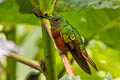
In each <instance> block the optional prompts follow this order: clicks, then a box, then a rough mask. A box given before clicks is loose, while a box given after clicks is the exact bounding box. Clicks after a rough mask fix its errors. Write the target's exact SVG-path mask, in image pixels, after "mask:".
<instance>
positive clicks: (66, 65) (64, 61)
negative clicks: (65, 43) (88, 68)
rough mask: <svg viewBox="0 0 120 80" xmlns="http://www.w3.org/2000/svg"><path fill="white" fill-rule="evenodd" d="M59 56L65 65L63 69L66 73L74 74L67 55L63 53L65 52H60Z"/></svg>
mask: <svg viewBox="0 0 120 80" xmlns="http://www.w3.org/2000/svg"><path fill="white" fill-rule="evenodd" d="M61 58H62V61H63V63H64V66H65V69H66V71H67V73H68V75H71V76H75V73H74V70H73V68H72V65H71V63H70V61H69V59H68V57H67V55H65V53H62V54H61Z"/></svg>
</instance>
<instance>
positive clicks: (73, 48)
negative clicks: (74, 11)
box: [50, 15, 97, 74]
mask: <svg viewBox="0 0 120 80" xmlns="http://www.w3.org/2000/svg"><path fill="white" fill-rule="evenodd" d="M50 24H51V32H52V33H53V35H54V36H55V35H56V36H57V37H62V40H63V43H64V44H65V45H66V47H67V48H68V49H69V51H70V53H71V54H72V56H73V58H74V59H75V60H76V62H77V63H78V64H79V66H80V67H81V68H82V69H83V70H84V71H85V72H87V73H89V74H91V71H90V69H89V66H88V64H87V62H89V63H90V64H91V65H92V66H93V67H94V68H95V69H96V70H97V67H96V65H95V63H94V62H93V61H92V59H90V57H89V56H88V54H87V52H86V50H85V45H84V43H83V40H82V39H81V36H80V34H79V33H78V31H77V30H76V29H75V28H73V27H72V26H71V25H70V24H69V23H68V21H67V20H66V19H65V18H64V17H62V16H61V15H54V16H52V17H51V18H50ZM57 37H54V39H55V40H56V38H57ZM56 44H58V43H56ZM61 46H62V45H61Z"/></svg>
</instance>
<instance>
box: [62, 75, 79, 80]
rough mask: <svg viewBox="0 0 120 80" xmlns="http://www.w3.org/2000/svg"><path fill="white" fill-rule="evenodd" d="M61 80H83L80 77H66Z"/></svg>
mask: <svg viewBox="0 0 120 80" xmlns="http://www.w3.org/2000/svg"><path fill="white" fill-rule="evenodd" d="M60 80H81V79H80V76H76V77H73V76H69V75H65V76H63V77H62V78H61V79H60Z"/></svg>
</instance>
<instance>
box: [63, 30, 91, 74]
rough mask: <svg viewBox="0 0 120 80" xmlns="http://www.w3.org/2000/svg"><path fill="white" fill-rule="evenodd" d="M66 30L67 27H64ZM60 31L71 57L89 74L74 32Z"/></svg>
mask: <svg viewBox="0 0 120 80" xmlns="http://www.w3.org/2000/svg"><path fill="white" fill-rule="evenodd" d="M66 30H67V29H66ZM68 31H70V30H67V31H62V33H61V36H62V38H63V40H64V42H65V44H66V46H67V47H68V48H69V50H70V52H71V54H72V56H73V58H74V59H75V61H76V62H77V63H78V64H79V66H80V67H81V68H82V69H83V70H84V71H85V72H86V73H88V74H91V71H90V68H89V66H88V64H87V60H86V59H85V58H84V57H83V55H82V54H81V52H80V46H79V43H78V41H77V39H76V37H75V35H74V32H72V31H71V32H68Z"/></svg>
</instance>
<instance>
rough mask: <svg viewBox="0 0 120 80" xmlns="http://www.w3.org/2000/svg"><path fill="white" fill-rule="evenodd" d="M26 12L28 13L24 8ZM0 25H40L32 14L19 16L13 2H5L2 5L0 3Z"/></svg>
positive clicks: (9, 0) (10, 0) (11, 0)
mask: <svg viewBox="0 0 120 80" xmlns="http://www.w3.org/2000/svg"><path fill="white" fill-rule="evenodd" d="M24 1H26V0H24ZM27 10H28V11H29V8H28V9H27V8H26V11H27ZM0 24H4V25H7V24H12V25H13V24H33V25H36V24H37V25H40V20H39V19H38V18H36V16H34V15H33V14H20V13H19V8H18V5H17V4H16V1H15V0H5V1H4V2H3V3H0Z"/></svg>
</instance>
